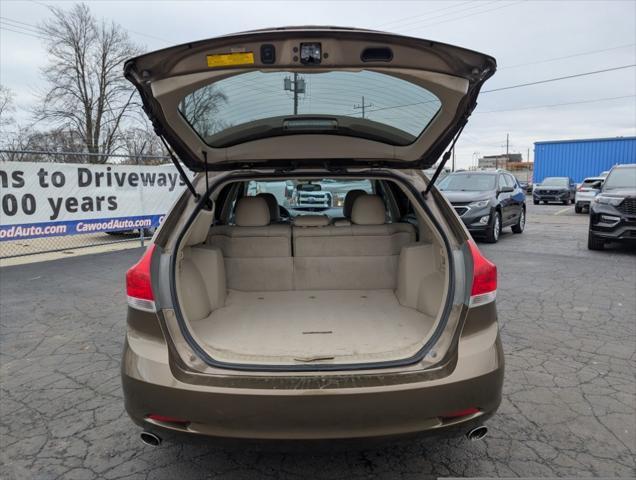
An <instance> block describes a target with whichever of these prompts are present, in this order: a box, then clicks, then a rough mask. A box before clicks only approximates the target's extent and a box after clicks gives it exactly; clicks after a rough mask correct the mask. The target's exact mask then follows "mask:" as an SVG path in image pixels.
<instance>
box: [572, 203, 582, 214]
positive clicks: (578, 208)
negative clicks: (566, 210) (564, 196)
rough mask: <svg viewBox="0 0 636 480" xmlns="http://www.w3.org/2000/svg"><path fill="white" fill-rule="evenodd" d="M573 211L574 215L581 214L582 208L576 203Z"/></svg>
mask: <svg viewBox="0 0 636 480" xmlns="http://www.w3.org/2000/svg"><path fill="white" fill-rule="evenodd" d="M574 211H575V212H576V213H583V207H582V206H581V205H579V204H578V203H577V204H576V205H574Z"/></svg>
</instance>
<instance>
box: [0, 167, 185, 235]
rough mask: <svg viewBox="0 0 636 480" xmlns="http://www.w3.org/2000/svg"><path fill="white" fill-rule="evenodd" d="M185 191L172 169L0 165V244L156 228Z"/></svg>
mask: <svg viewBox="0 0 636 480" xmlns="http://www.w3.org/2000/svg"><path fill="white" fill-rule="evenodd" d="M184 186H185V183H184V182H183V180H182V179H181V178H180V176H179V173H178V172H177V169H176V168H175V167H174V166H173V165H161V166H136V165H90V164H68V163H32V162H0V187H1V188H2V190H1V191H0V241H9V240H19V239H26V238H37V237H50V236H60V235H78V234H86V233H94V232H105V231H117V230H131V229H137V228H150V227H156V226H157V225H159V223H160V222H161V220H162V218H163V216H164V215H165V214H166V212H167V211H168V209H169V208H170V206H171V205H172V203H173V202H174V201H175V200H176V199H177V198H178V197H179V196H180V194H181V192H182V191H183V189H184Z"/></svg>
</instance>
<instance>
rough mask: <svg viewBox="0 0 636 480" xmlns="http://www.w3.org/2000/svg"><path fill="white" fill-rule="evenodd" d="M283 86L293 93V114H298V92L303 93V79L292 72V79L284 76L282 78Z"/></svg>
mask: <svg viewBox="0 0 636 480" xmlns="http://www.w3.org/2000/svg"><path fill="white" fill-rule="evenodd" d="M283 87H284V89H285V90H287V91H288V92H293V94H294V115H298V94H299V93H305V80H303V79H302V78H298V73H297V72H294V79H293V80H292V79H291V78H289V77H286V78H285V79H284V80H283Z"/></svg>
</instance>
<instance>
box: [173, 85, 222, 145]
mask: <svg viewBox="0 0 636 480" xmlns="http://www.w3.org/2000/svg"><path fill="white" fill-rule="evenodd" d="M226 102H227V96H226V95H225V94H224V93H223V92H222V91H221V90H219V89H218V88H217V87H216V86H215V85H207V86H205V87H203V88H200V89H199V90H195V91H194V92H192V93H191V94H189V95H187V96H186V97H185V98H184V99H183V100H182V101H181V103H180V104H179V110H180V111H181V113H182V114H183V116H184V117H185V118H186V119H187V120H188V122H189V123H190V125H192V128H194V129H195V130H196V131H197V133H198V134H199V135H201V136H202V137H204V138H205V137H207V136H208V135H212V134H214V133H216V132H218V131H219V130H222V129H224V128H227V126H228V125H227V124H226V123H225V122H223V121H222V120H220V119H219V118H217V115H218V113H219V109H220V106H221V103H226Z"/></svg>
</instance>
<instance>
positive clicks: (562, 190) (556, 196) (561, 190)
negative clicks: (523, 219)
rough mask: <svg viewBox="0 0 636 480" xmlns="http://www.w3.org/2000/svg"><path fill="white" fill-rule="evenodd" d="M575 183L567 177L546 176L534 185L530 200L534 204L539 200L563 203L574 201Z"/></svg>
mask: <svg viewBox="0 0 636 480" xmlns="http://www.w3.org/2000/svg"><path fill="white" fill-rule="evenodd" d="M575 196H576V184H575V183H574V182H573V181H572V179H571V178H569V177H546V178H544V179H543V181H542V182H541V183H540V184H538V185H536V186H535V187H534V190H533V191H532V201H533V203H534V204H535V205H538V204H539V203H540V202H543V203H548V202H562V203H563V205H567V204H568V203H570V202H572V203H574V198H575Z"/></svg>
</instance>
